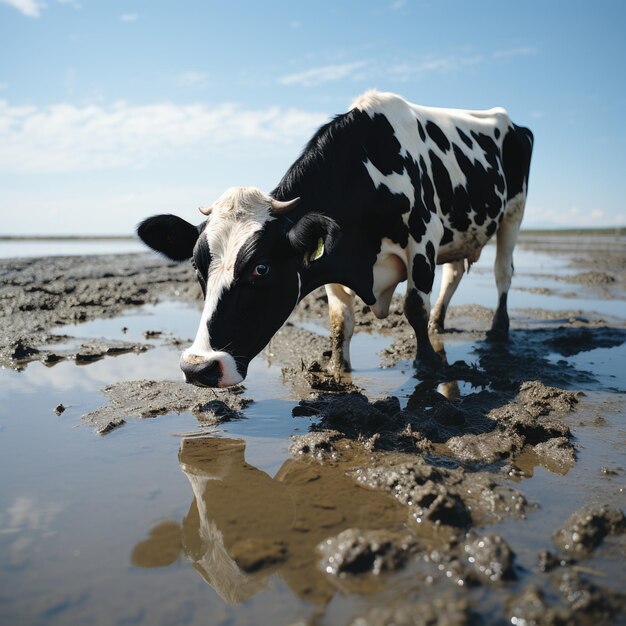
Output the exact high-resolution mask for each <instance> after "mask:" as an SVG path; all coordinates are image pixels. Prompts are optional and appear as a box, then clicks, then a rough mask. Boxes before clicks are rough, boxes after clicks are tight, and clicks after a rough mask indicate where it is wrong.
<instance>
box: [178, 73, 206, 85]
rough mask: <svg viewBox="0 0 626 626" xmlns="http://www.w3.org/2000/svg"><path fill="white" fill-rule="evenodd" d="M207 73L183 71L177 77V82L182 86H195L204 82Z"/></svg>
mask: <svg viewBox="0 0 626 626" xmlns="http://www.w3.org/2000/svg"><path fill="white" fill-rule="evenodd" d="M208 78H209V75H208V74H207V73H206V72H196V71H193V70H192V71H189V72H183V73H182V74H181V75H180V76H179V77H178V82H179V83H180V84H181V85H183V86H184V87H196V86H198V85H204V84H206V82H207V80H208Z"/></svg>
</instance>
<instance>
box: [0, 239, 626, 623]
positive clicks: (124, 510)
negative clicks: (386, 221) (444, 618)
mask: <svg viewBox="0 0 626 626" xmlns="http://www.w3.org/2000/svg"><path fill="white" fill-rule="evenodd" d="M492 252H493V248H487V249H486V250H485V253H484V255H483V258H482V259H481V261H480V262H479V264H477V266H476V267H475V268H472V272H471V273H470V275H469V277H466V279H465V280H464V282H463V283H462V285H461V287H460V288H459V292H458V293H457V294H456V296H455V299H454V301H453V304H463V303H474V302H481V303H488V304H491V303H492V302H493V301H495V289H494V287H493V277H492V275H491V273H490V271H488V269H487V268H490V266H491V265H492V261H493V259H492V258H491V257H490V255H492ZM516 269H517V277H516V279H515V280H514V285H516V284H517V285H520V286H528V287H537V286H546V279H545V277H541V276H538V275H539V274H541V273H542V272H544V273H546V274H551V275H554V274H562V273H564V272H570V271H572V270H571V268H569V267H568V265H567V258H565V257H561V256H559V257H554V256H552V255H548V254H538V253H534V252H530V251H527V252H524V250H520V253H519V254H517V255H516ZM554 283H555V288H556V287H558V288H560V289H563V290H564V291H574V289H580V290H581V292H583V290H582V287H578V286H572V285H570V284H568V283H561V282H559V281H554ZM557 283H558V284H557ZM582 296H583V297H581V298H569V297H568V298H566V297H561V296H559V295H541V294H529V293H528V292H522V291H515V289H514V290H513V291H512V292H511V297H510V305H511V307H512V308H513V309H515V308H516V307H535V306H537V307H542V308H544V309H550V310H559V309H568V310H572V309H574V310H577V309H581V310H583V311H586V312H597V313H599V314H602V315H619V314H623V313H624V309H623V300H620V299H617V300H616V299H606V300H603V299H602V298H593V297H591V296H590V295H589V293H588V292H587V291H584V292H583V293H582ZM513 313H514V315H513V316H512V317H513V319H515V311H513ZM198 319H199V312H198V309H197V308H196V307H190V306H188V305H185V304H183V303H180V302H163V303H161V304H158V305H153V306H143V307H141V308H138V309H137V310H133V311H130V312H129V313H127V314H126V315H123V316H120V317H116V318H112V319H107V320H96V321H93V322H89V323H85V324H82V325H80V326H68V327H64V328H59V329H55V332H56V333H58V334H64V333H66V334H69V335H71V336H74V337H80V338H87V337H101V336H103V337H107V338H109V339H120V340H126V341H142V342H145V343H148V344H151V345H152V346H153V348H152V349H151V350H149V351H147V352H145V353H143V354H139V355H137V354H125V355H121V356H117V357H107V358H105V359H103V360H101V361H98V362H95V363H92V364H89V365H86V366H77V365H76V364H74V363H73V362H70V361H64V362H61V363H58V364H57V365H55V366H53V367H46V366H44V365H42V364H40V363H33V364H30V365H29V366H28V367H27V368H26V369H25V370H23V371H21V372H17V371H12V370H2V371H0V475H1V476H2V483H1V484H2V488H1V489H0V622H1V623H3V624H72V625H74V624H83V623H84V624H120V625H122V624H153V623H156V624H180V623H185V624H237V625H239V624H277V625H279V624H285V625H286V624H295V623H298V620H309V619H311V620H312V619H315V620H316V621H315V622H314V623H315V624H317V625H325V624H328V625H330V624H343V623H346V622H347V621H348V620H349V619H350V617H351V616H352V615H354V614H355V613H358V612H361V611H363V610H365V609H366V608H367V607H370V606H374V605H376V604H378V603H381V602H385V601H387V600H388V599H390V598H394V597H396V596H398V597H399V596H402V595H403V594H404V595H411V594H412V595H415V594H416V593H417V592H416V591H415V584H416V583H415V580H417V578H415V577H416V576H418V574H419V566H418V565H412V566H410V567H409V568H408V569H405V570H403V571H401V572H400V573H399V574H395V575H391V576H382V577H380V578H378V579H374V578H372V577H370V578H367V579H364V580H362V581H360V582H359V581H357V582H349V581H345V580H344V581H342V580H338V579H335V578H333V577H330V576H327V575H325V574H323V573H321V572H320V571H319V569H318V568H317V564H316V562H315V560H314V559H312V558H311V556H310V555H311V553H312V550H311V548H312V546H313V545H315V542H316V541H317V540H321V539H322V538H323V537H325V536H328V535H334V534H337V533H338V532H339V531H340V530H343V529H344V528H348V527H354V526H357V527H358V525H359V524H363V525H364V526H367V527H370V528H372V527H377V524H378V527H383V528H394V527H396V526H402V525H403V524H404V523H406V519H405V518H406V511H405V510H403V509H401V508H400V509H399V508H398V506H399V505H396V504H395V503H394V501H393V500H390V499H388V498H387V496H384V495H381V494H379V493H374V492H369V491H366V490H364V489H361V488H359V487H356V486H355V485H354V483H353V482H352V481H348V479H347V478H346V477H345V475H344V474H343V470H342V471H341V472H338V471H337V469H336V468H335V469H333V468H332V467H329V468H317V469H313V470H312V469H311V468H310V467H307V468H304V469H303V467H302V464H298V463H296V462H294V461H293V460H292V459H291V456H290V454H289V452H288V446H289V444H290V439H289V437H290V435H292V434H299V433H304V432H306V431H307V428H308V426H309V424H310V423H311V421H312V420H311V419H310V418H302V417H300V418H294V417H292V415H291V411H292V409H293V407H294V406H295V405H296V404H297V403H298V400H299V399H300V396H299V393H298V391H297V390H295V389H294V388H293V387H292V386H291V385H290V384H289V383H287V382H285V381H284V380H283V379H282V377H281V372H280V368H279V367H277V366H270V365H268V364H267V363H266V362H265V361H264V360H263V359H262V358H260V357H259V358H257V359H255V360H254V361H253V363H252V365H251V368H250V372H249V377H248V380H247V381H246V396H249V397H251V398H253V399H254V403H253V404H251V405H250V406H249V407H248V408H246V409H245V410H244V414H245V417H246V418H247V419H243V420H239V421H233V422H229V423H227V424H223V425H221V426H219V427H209V426H206V425H203V424H202V423H199V421H198V419H197V418H196V417H195V416H193V415H192V414H191V413H188V412H183V413H180V414H173V413H172V414H168V415H165V416H161V417H158V418H155V419H142V420H141V419H129V420H128V421H127V423H126V424H125V425H124V426H123V427H121V428H119V429H116V430H115V431H113V432H112V433H110V434H108V435H106V436H103V437H98V436H96V435H95V434H94V433H93V430H92V428H91V427H90V426H88V425H87V424H85V423H84V422H82V421H81V419H80V416H81V415H84V414H86V413H88V412H89V411H91V410H94V409H95V408H97V407H99V406H102V405H104V404H106V399H105V398H104V396H103V395H102V393H101V391H100V390H101V389H102V388H103V387H104V386H106V385H108V384H111V383H114V382H117V381H122V380H139V379H143V378H147V379H153V380H166V379H179V377H180V373H179V369H178V355H179V348H177V347H175V346H171V345H167V339H168V337H172V336H174V337H183V338H189V339H191V338H192V337H193V335H194V334H195V330H196V326H197V323H198ZM309 328H310V329H312V330H319V328H316V327H314V326H311V327H309ZM150 330H156V331H161V332H162V333H163V334H162V335H161V336H160V337H158V338H156V339H146V338H145V337H144V333H145V332H146V331H150ZM390 341H391V339H390V338H386V337H381V336H378V335H370V334H367V333H359V334H357V335H356V337H355V340H354V344H353V348H352V352H353V362H354V364H355V366H356V371H355V373H354V376H353V380H354V382H355V384H356V385H358V386H360V387H362V388H364V389H365V390H366V392H367V394H368V396H369V397H371V398H376V397H380V396H384V395H387V394H392V395H396V396H398V397H399V398H400V401H401V403H402V404H405V403H406V402H407V401H408V398H409V396H410V395H411V393H412V392H413V390H414V389H415V385H416V383H417V381H416V380H415V378H414V375H413V369H412V367H411V365H410V364H409V362H402V363H400V364H398V365H397V366H396V367H392V368H387V369H381V368H380V367H379V361H380V359H379V357H378V352H380V350H382V349H383V348H384V347H385V346H386V345H388V344H389V342H390ZM444 341H445V348H446V353H447V357H448V361H449V362H454V361H457V360H465V361H466V362H468V363H471V362H474V361H476V355H475V354H474V348H475V346H474V345H473V344H472V343H470V342H467V341H459V340H457V339H455V337H454V335H450V336H445V337H444ZM70 345H71V342H70ZM550 359H551V360H552V361H553V362H555V363H557V362H558V361H559V360H563V359H564V360H565V361H567V362H568V363H570V364H572V365H574V366H575V367H576V368H577V369H580V370H586V371H591V372H593V373H594V374H595V376H596V377H597V382H596V383H594V384H591V385H588V388H587V389H586V393H587V394H588V399H589V404H588V406H589V407H590V408H585V407H586V405H585V403H584V401H583V406H582V407H581V408H580V409H579V411H577V412H576V413H574V414H573V415H572V416H571V417H569V418H567V419H568V423H569V424H570V425H571V426H572V427H573V428H575V435H576V438H577V443H578V445H579V454H578V461H577V464H576V466H575V467H574V468H573V469H572V470H570V472H569V473H567V474H562V473H558V472H555V471H550V470H549V469H547V468H545V467H543V466H541V465H540V464H538V462H537V460H536V459H531V458H530V459H526V461H527V464H528V467H527V474H532V475H531V476H530V477H528V478H526V479H524V480H522V481H521V482H520V483H518V484H517V485H516V487H517V488H518V489H520V490H521V491H522V492H523V493H524V494H525V495H526V497H527V499H528V500H530V501H534V502H539V503H542V505H543V506H542V507H541V508H539V509H537V510H535V511H532V512H531V513H530V514H529V515H528V518H527V519H526V520H507V521H504V522H501V523H500V524H496V525H494V526H492V527H489V530H490V531H492V530H493V531H494V532H500V531H502V532H503V534H505V536H507V537H509V538H510V537H514V538H515V539H514V541H513V542H512V545H511V547H512V548H513V549H514V550H515V552H516V553H517V555H518V567H520V568H525V569H526V570H527V571H528V570H532V567H533V563H534V561H535V560H536V553H537V551H538V550H541V549H553V547H552V546H551V544H550V543H549V541H548V536H549V535H547V534H546V531H545V529H546V528H550V529H553V528H556V527H557V526H558V524H559V523H561V522H562V521H563V520H564V519H565V518H566V517H567V516H568V515H569V514H570V512H572V511H573V510H575V509H577V508H578V507H579V506H581V505H582V504H583V503H588V502H605V501H608V502H611V503H612V504H613V505H615V506H621V507H624V506H625V505H626V499H625V492H624V468H626V453H625V450H624V446H623V442H624V436H625V435H626V432H625V431H624V422H623V415H620V413H619V411H620V410H621V407H623V403H622V404H620V403H619V402H618V399H619V398H620V395H619V394H618V393H617V391H622V392H623V390H625V389H626V368H624V365H625V364H626V346H625V345H624V344H622V345H621V346H618V347H615V348H610V349H607V348H597V349H594V350H591V351H588V352H581V353H579V354H578V355H575V356H571V357H563V356H562V355H556V354H555V355H553V356H551V357H550ZM474 391H475V390H473V389H472V388H471V386H470V385H469V384H468V383H465V382H461V383H460V385H459V389H458V393H461V394H470V393H473V392H474ZM59 403H62V404H63V405H64V406H65V407H67V409H66V410H65V411H64V412H63V413H62V414H61V415H56V414H55V411H54V409H55V407H56V406H57V405H58V404H59ZM598 416H600V417H602V419H603V420H604V421H603V425H602V426H598V425H597V424H596V423H595V422H594V419H595V418H596V417H598ZM579 424H582V425H579ZM190 435H194V437H192V438H189V436H190ZM196 436H197V437H196ZM244 448H245V450H244ZM602 468H609V469H613V470H615V471H617V474H616V475H611V474H607V473H603V471H602ZM620 468H621V469H620ZM326 485H328V488H326V487H325V486H326ZM311 503H313V505H311ZM254 541H256V542H257V543H256V544H254V548H255V549H254V550H252V549H251V548H250V542H254ZM259 542H261V543H262V546H261V549H259ZM263 542H264V543H263ZM279 544H280V545H279ZM283 544H284V545H283ZM285 545H286V548H285V549H287V550H288V553H289V555H290V557H289V559H287V560H286V561H284V560H281V559H280V558H277V559H276V563H275V564H274V565H272V558H273V556H275V555H276V551H280V550H281V549H283V548H284V547H285ZM281 546H282V547H281ZM264 550H265V553H266V560H265V561H264V562H263V563H262V564H260V565H259V567H258V568H257V569H255V564H254V563H252V564H250V566H249V568H248V570H247V571H242V570H241V569H240V568H239V566H238V565H237V563H240V562H245V559H246V558H247V557H248V556H249V555H250V554H251V553H254V554H258V553H259V552H261V553H263V551H264ZM234 553H236V554H237V555H238V557H239V558H238V559H237V562H235V560H234V559H233V557H232V554H234ZM585 566H586V567H588V568H589V570H591V571H592V572H593V571H595V572H596V573H597V574H595V576H596V577H597V579H598V580H599V581H601V582H602V584H603V585H604V586H609V587H612V588H615V589H620V588H623V586H624V583H625V582H626V581H625V580H624V572H623V561H622V557H621V556H620V555H619V553H612V554H611V553H610V552H609V551H608V550H599V551H598V552H597V553H596V555H595V556H594V557H593V558H592V559H590V560H589V561H588V562H586V563H585ZM591 576H592V578H593V576H594V574H592V575H591ZM436 591H437V590H436V588H435V589H432V591H431V592H429V593H434V592H436ZM472 593H474V594H475V596H476V599H480V594H481V593H486V592H484V591H480V590H475V591H473V592H472ZM483 601H484V602H486V603H488V604H491V603H493V604H494V606H495V605H501V604H502V602H503V601H504V600H503V597H502V594H500V593H499V592H496V593H493V594H491V595H490V596H488V597H485V598H483ZM302 623H304V622H302Z"/></svg>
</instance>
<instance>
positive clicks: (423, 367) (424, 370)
mask: <svg viewBox="0 0 626 626" xmlns="http://www.w3.org/2000/svg"><path fill="white" fill-rule="evenodd" d="M413 367H414V368H415V375H416V376H417V377H418V378H420V379H422V380H424V379H428V378H435V377H436V376H438V375H439V374H441V373H442V372H443V370H444V369H445V368H446V364H445V363H444V362H443V361H442V360H441V359H440V358H439V357H438V356H437V354H436V353H435V352H433V353H432V356H430V355H429V356H428V357H419V356H418V357H417V358H416V359H415V360H414V361H413Z"/></svg>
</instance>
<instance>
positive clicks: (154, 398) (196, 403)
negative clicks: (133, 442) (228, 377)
mask: <svg viewBox="0 0 626 626" xmlns="http://www.w3.org/2000/svg"><path fill="white" fill-rule="evenodd" d="M103 393H104V394H105V395H106V396H107V398H108V400H109V404H108V405H107V406H103V407H101V408H99V409H96V410H95V411H92V412H91V413H87V414H86V415H83V416H82V417H83V419H84V420H85V421H87V422H89V423H90V424H92V425H93V426H94V427H95V429H96V432H97V433H99V434H106V433H108V432H110V431H112V430H113V429H114V428H117V427H118V426H121V425H122V424H124V423H125V422H126V419H127V418H128V417H140V418H147V417H157V416H158V415H165V414H166V413H172V412H174V413H181V412H183V411H190V412H191V413H193V414H194V415H196V416H197V418H198V420H199V421H200V423H201V424H203V425H205V426H213V425H215V424H219V423H221V422H227V421H230V420H233V419H242V418H243V414H242V413H241V411H242V410H243V409H244V408H245V407H247V406H248V405H249V404H250V403H251V402H252V400H251V399H250V398H246V397H244V396H243V395H242V394H243V389H242V388H234V389H233V388H229V389H228V390H219V389H202V388H200V387H193V386H192V385H188V384H186V383H182V382H180V383H179V382H174V381H169V380H163V381H154V380H135V381H125V382H121V383H116V384H114V385H109V386H107V387H105V388H104V389H103Z"/></svg>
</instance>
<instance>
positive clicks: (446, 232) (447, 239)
mask: <svg viewBox="0 0 626 626" xmlns="http://www.w3.org/2000/svg"><path fill="white" fill-rule="evenodd" d="M453 239H454V233H453V232H452V231H451V230H450V229H449V228H448V227H447V226H444V227H443V235H442V237H441V242H440V244H441V245H442V246H444V245H445V244H447V243H451V242H452V240H453Z"/></svg>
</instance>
